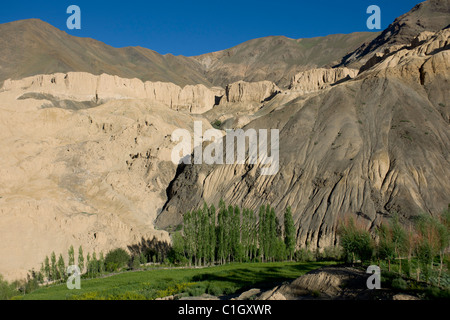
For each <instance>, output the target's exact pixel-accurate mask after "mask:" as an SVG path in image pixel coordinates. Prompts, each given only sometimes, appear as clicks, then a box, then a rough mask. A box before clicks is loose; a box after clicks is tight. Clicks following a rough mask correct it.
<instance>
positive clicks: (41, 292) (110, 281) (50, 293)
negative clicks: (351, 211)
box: [16, 262, 333, 300]
mask: <svg viewBox="0 0 450 320" xmlns="http://www.w3.org/2000/svg"><path fill="white" fill-rule="evenodd" d="M330 264H333V263H332V262H304V263H299V262H274V263H232V264H227V265H223V266H215V267H208V268H198V269H193V268H191V269H154V270H148V271H136V272H125V273H121V274H117V275H113V276H108V277H104V278H97V279H89V280H85V279H81V289H80V290H69V289H67V287H66V284H65V283H64V284H62V285H55V286H51V287H42V288H39V289H37V290H36V291H34V292H32V293H30V294H27V295H24V296H20V297H16V299H25V300H66V299H83V300H85V299H88V300H90V299H95V300H97V299H119V300H126V299H132V300H139V299H155V298H158V297H164V296H168V295H172V294H177V293H182V294H183V295H191V296H198V295H201V294H202V293H209V294H212V295H216V296H221V295H229V294H234V293H239V292H241V291H244V290H247V289H250V288H252V287H264V286H267V288H272V287H273V286H274V285H275V284H276V283H282V282H284V281H292V280H294V279H296V278H298V277H299V276H301V275H303V274H305V273H307V272H309V271H311V270H314V269H317V268H319V267H321V266H325V265H330Z"/></svg>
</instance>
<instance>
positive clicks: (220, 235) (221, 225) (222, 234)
mask: <svg viewBox="0 0 450 320" xmlns="http://www.w3.org/2000/svg"><path fill="white" fill-rule="evenodd" d="M226 215H227V210H226V208H225V202H224V201H223V200H220V202H219V216H218V226H217V246H218V248H217V255H218V259H219V261H220V264H223V263H225V257H226V243H225V241H226V231H225V225H226V222H227V221H226Z"/></svg>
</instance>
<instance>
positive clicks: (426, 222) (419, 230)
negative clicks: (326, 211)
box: [339, 208, 450, 284]
mask: <svg viewBox="0 0 450 320" xmlns="http://www.w3.org/2000/svg"><path fill="white" fill-rule="evenodd" d="M339 233H340V244H341V246H342V247H343V249H344V254H345V256H346V259H347V261H349V262H355V261H357V260H359V261H361V262H363V263H364V262H366V263H367V262H370V261H372V262H377V264H378V265H380V261H385V262H386V263H387V266H388V269H389V271H391V266H392V264H395V266H396V269H397V270H398V272H399V273H400V274H403V273H404V274H406V275H408V276H410V277H411V276H414V275H415V277H416V278H417V280H419V279H420V276H423V277H424V278H425V280H427V281H428V280H429V278H430V275H431V274H432V273H433V272H434V273H436V274H437V278H438V281H437V282H438V284H439V282H440V279H441V276H442V272H443V271H444V268H445V269H447V270H448V263H449V261H448V260H449V253H448V252H449V250H450V208H449V209H448V210H445V211H443V212H442V214H440V215H438V216H432V215H425V214H422V215H419V216H417V217H415V218H414V219H413V221H412V222H411V223H410V224H409V226H408V224H405V223H401V221H400V217H399V215H398V214H394V215H393V217H392V218H391V219H390V220H389V222H384V223H382V224H381V225H380V226H379V227H378V228H377V230H376V232H375V233H370V231H369V230H367V228H366V226H364V225H363V224H358V223H356V222H355V221H354V219H351V218H350V219H346V220H344V221H343V222H342V223H341V226H340V230H339ZM413 273H414V274H413Z"/></svg>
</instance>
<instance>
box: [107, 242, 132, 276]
mask: <svg viewBox="0 0 450 320" xmlns="http://www.w3.org/2000/svg"><path fill="white" fill-rule="evenodd" d="M130 259H131V257H130V255H129V254H128V252H126V251H125V250H124V249H122V248H118V249H114V250H111V251H110V252H108V253H107V254H106V257H105V264H106V269H107V270H108V271H110V272H113V271H117V270H118V269H121V268H123V267H126V266H127V265H128V263H129V261H130Z"/></svg>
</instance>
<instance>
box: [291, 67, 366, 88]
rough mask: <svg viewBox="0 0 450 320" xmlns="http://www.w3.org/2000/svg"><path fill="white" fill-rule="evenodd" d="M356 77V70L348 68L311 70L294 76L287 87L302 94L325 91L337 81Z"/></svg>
mask: <svg viewBox="0 0 450 320" xmlns="http://www.w3.org/2000/svg"><path fill="white" fill-rule="evenodd" d="M357 75H358V70H356V69H349V68H334V69H325V68H318V69H311V70H307V71H304V72H300V73H298V74H296V75H295V76H294V77H293V78H292V80H291V84H290V86H289V89H290V90H296V91H300V92H302V93H310V92H315V91H318V90H321V89H325V88H327V87H329V86H331V85H332V84H335V83H336V82H338V81H339V80H343V79H346V78H347V77H349V78H354V77H356V76H357Z"/></svg>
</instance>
